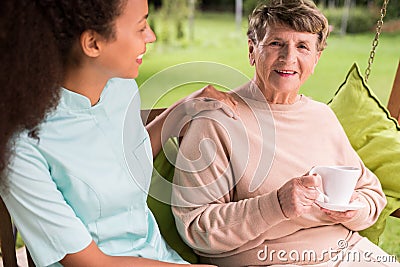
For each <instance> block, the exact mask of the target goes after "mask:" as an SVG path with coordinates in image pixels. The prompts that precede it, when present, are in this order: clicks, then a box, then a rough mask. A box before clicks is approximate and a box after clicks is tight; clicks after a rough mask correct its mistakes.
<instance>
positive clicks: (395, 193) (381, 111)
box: [0, 0, 400, 267]
mask: <svg viewBox="0 0 400 267" xmlns="http://www.w3.org/2000/svg"><path fill="white" fill-rule="evenodd" d="M388 2H389V0H384V2H383V6H382V8H381V11H380V19H379V20H378V22H377V27H376V34H375V38H374V40H373V43H372V50H371V53H370V57H369V60H368V67H367V69H366V71H365V78H363V77H362V75H361V74H360V71H359V69H358V66H357V65H356V64H354V65H353V67H352V68H351V69H350V72H349V74H348V75H347V77H346V81H345V82H344V83H343V84H342V85H341V86H340V88H339V90H338V91H337V92H336V94H335V96H334V97H333V99H332V100H331V101H330V103H329V105H330V106H331V108H332V109H333V110H334V112H335V113H336V115H337V117H338V118H339V120H340V122H341V123H342V125H343V128H344V129H345V131H346V133H347V135H348V137H349V139H350V142H351V143H352V145H353V146H354V147H355V150H356V151H357V152H358V153H359V155H360V157H361V158H362V160H363V161H364V163H365V164H366V166H367V167H368V168H369V169H371V171H373V172H375V174H376V175H377V176H378V178H379V179H380V180H381V183H382V185H383V188H384V191H385V194H386V196H387V198H388V205H387V207H386V208H385V210H384V211H383V212H382V214H381V217H380V219H379V220H378V222H379V221H380V223H381V225H378V228H377V229H374V228H373V227H372V230H371V231H370V232H369V233H371V232H372V233H374V232H378V233H379V234H380V233H381V232H382V231H383V229H382V228H379V227H382V224H384V223H385V220H386V218H387V217H388V216H390V215H391V216H393V217H397V218H400V175H399V173H400V134H399V131H400V126H399V124H398V122H399V120H400V61H399V65H398V68H397V72H396V75H395V79H394V84H393V87H392V91H391V94H390V98H389V102H388V105H387V108H386V107H385V106H384V105H382V104H381V103H380V101H379V100H378V98H377V97H376V96H375V95H374V93H373V92H372V91H371V90H370V89H369V88H368V85H367V81H368V78H369V75H370V72H371V66H372V63H373V61H374V57H375V50H376V47H377V45H378V42H379V36H380V33H381V29H382V25H383V18H384V17H385V15H386V8H387V4H388ZM163 110H164V109H151V110H142V119H143V122H144V123H149V122H150V121H151V120H152V119H154V118H155V117H156V116H157V115H159V114H160V113H161V112H162V111H163ZM360 110H361V111H363V113H362V114H360ZM354 129H357V131H354ZM360 129H362V130H363V131H359V130H360ZM381 139H382V140H381ZM360 140H362V141H361V142H360ZM173 145H176V143H174V144H172V146H173ZM173 149H175V148H173ZM373 149H375V151H373ZM371 150H372V151H371ZM384 152H387V155H383V156H382V154H385V153H384ZM160 154H163V153H160ZM160 156H161V157H160ZM162 156H163V155H158V156H157V157H156V159H155V168H157V167H159V168H160V167H161V168H164V167H165V168H166V169H168V168H171V167H172V168H173V166H167V165H168V164H169V163H166V158H165V157H164V158H162ZM164 159H165V160H164ZM167 171H168V170H167ZM163 172H164V173H165V170H164V171H163ZM149 207H150V208H151V209H153V211H154V210H156V212H154V215H155V216H156V219H157V222H158V224H159V226H160V230H161V232H162V234H163V236H164V237H165V239H166V240H167V242H168V243H169V244H170V245H171V247H173V248H174V249H175V250H176V251H178V252H179V253H180V254H181V255H182V256H183V257H184V258H185V259H187V260H188V261H190V262H194V261H196V256H195V255H194V253H193V252H192V251H191V250H190V248H188V247H187V246H186V245H185V244H184V243H183V241H181V240H180V237H179V235H178V233H177V232H176V229H175V224H174V221H173V217H172V213H171V210H170V207H169V206H167V205H166V204H164V203H156V202H154V201H153V203H151V202H149ZM159 210H160V212H158V211H159ZM161 210H162V211H161ZM160 214H161V216H163V217H160ZM383 227H384V226H383ZM367 230H368V229H367ZM366 234H367V235H368V232H367V233H366ZM179 240H180V241H179ZM0 244H1V252H2V255H1V256H2V259H3V266H5V267H17V266H18V265H17V258H16V252H15V236H14V226H13V224H12V220H11V217H10V214H9V213H8V211H7V208H6V206H5V205H4V202H3V200H2V199H1V198H0ZM26 252H27V262H28V264H29V267H34V266H35V265H34V263H33V261H32V259H31V257H30V254H29V251H28V250H27V249H26Z"/></svg>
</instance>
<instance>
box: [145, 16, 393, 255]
mask: <svg viewBox="0 0 400 267" xmlns="http://www.w3.org/2000/svg"><path fill="white" fill-rule="evenodd" d="M158 23H159V22H158V21H156V25H157V24H158ZM246 24H247V23H245V22H244V23H243V27H242V30H241V31H236V28H235V23H234V17H233V15H229V14H202V15H200V16H198V17H197V19H196V24H195V36H196V37H195V40H194V41H192V42H190V43H189V42H185V43H184V44H178V43H174V44H172V45H169V46H166V45H163V44H160V43H155V44H152V45H150V46H149V51H148V53H147V54H146V56H145V57H144V64H143V66H141V68H140V74H139V78H138V79H137V81H138V83H139V85H141V84H143V82H144V81H146V80H147V79H148V78H149V77H151V76H152V75H154V74H156V73H157V72H159V71H162V70H164V69H166V68H167V67H171V66H174V65H176V64H180V63H185V62H195V61H211V62H217V63H222V64H226V65H228V66H230V67H233V68H235V69H237V70H239V71H240V72H242V73H244V74H245V75H247V76H248V77H252V76H253V69H252V68H251V67H250V66H249V64H248V60H247V38H246V34H245V33H246ZM156 32H157V28H156ZM374 35H375V34H374V33H368V34H362V35H348V36H345V37H340V36H337V35H332V36H330V37H329V38H328V47H327V48H326V50H325V51H324V53H323V55H322V57H321V59H320V62H319V64H318V66H317V68H316V70H315V73H314V74H313V76H312V77H311V78H310V79H309V80H308V81H307V83H306V84H305V85H304V86H303V88H302V90H301V92H302V93H304V94H306V95H309V96H312V97H313V98H314V99H316V100H319V101H323V102H327V101H328V100H330V99H331V98H332V96H333V95H334V93H335V92H336V90H337V89H338V87H339V85H340V84H341V83H342V82H343V81H344V79H345V76H346V74H347V71H348V70H349V68H350V67H351V65H352V64H353V63H354V62H357V63H358V64H359V66H360V68H361V70H363V71H364V70H365V68H366V67H367V63H368V58H369V53H370V50H371V45H372V40H373V38H374ZM399 44H400V33H397V34H393V33H392V34H388V33H382V34H381V37H380V42H379V46H378V48H377V52H376V56H375V60H374V63H373V67H372V72H371V75H370V78H369V82H368V84H369V85H370V87H371V88H372V89H373V91H374V92H375V94H376V95H377V96H378V98H379V99H380V100H381V101H382V103H383V104H385V105H386V103H387V100H388V98H389V94H390V89H391V86H392V84H393V80H394V75H395V71H396V68H397V64H398V62H399V59H400V49H399ZM182 75H186V74H182ZM178 78H180V77H169V79H170V80H171V79H172V80H173V79H178ZM200 86H202V84H199V83H194V84H192V85H190V86H181V87H179V88H176V89H175V90H173V91H172V92H171V93H169V94H167V95H166V96H165V97H163V99H162V100H161V101H159V102H158V103H157V106H166V105H169V104H170V103H172V102H174V101H175V100H176V99H177V98H179V97H181V96H184V95H186V94H188V93H189V92H190V91H192V90H195V89H197V88H199V87H200ZM167 89H169V88H166V81H164V80H162V81H160V82H159V83H155V84H154V86H152V87H151V88H147V87H146V90H143V91H141V95H142V101H143V103H142V106H143V107H145V108H149V107H153V103H154V100H153V99H152V98H154V96H155V95H162V92H165V91H166V90H167ZM150 99H151V100H150ZM380 245H381V247H382V248H384V249H385V250H386V251H387V252H388V253H390V254H393V255H397V257H398V258H400V220H399V219H394V218H390V219H389V220H388V226H387V229H386V231H385V233H384V235H383V237H382V240H381V244H380Z"/></svg>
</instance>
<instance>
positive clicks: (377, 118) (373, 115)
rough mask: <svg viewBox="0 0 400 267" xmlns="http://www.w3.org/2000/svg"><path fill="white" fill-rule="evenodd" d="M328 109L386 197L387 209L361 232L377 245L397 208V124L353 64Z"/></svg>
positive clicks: (399, 164) (399, 146)
mask: <svg viewBox="0 0 400 267" xmlns="http://www.w3.org/2000/svg"><path fill="white" fill-rule="evenodd" d="M329 105H330V107H331V108H332V110H333V111H334V112H335V113H336V116H337V117H338V119H339V121H340V123H341V124H342V126H343V128H344V130H345V132H346V134H347V137H348V138H349V140H350V143H351V144H352V146H353V148H354V149H355V150H356V151H357V153H358V155H359V156H360V158H361V159H362V160H363V162H364V164H365V166H367V167H368V168H369V169H370V170H371V171H372V172H374V173H375V175H376V176H377V177H378V178H379V180H380V182H381V184H382V188H383V191H384V192H385V194H386V197H387V200H388V205H387V206H386V207H385V209H384V211H383V212H382V213H381V215H380V217H379V219H378V221H377V222H376V223H375V224H374V225H373V226H371V227H370V228H368V229H366V230H364V231H362V232H361V234H363V235H365V236H367V237H368V238H369V239H370V240H371V241H372V242H375V243H377V242H378V238H379V236H380V234H382V232H383V230H384V229H385V224H386V218H387V217H388V216H389V215H390V214H391V213H392V212H393V211H394V210H396V209H398V208H400V133H399V130H400V127H399V124H398V123H397V121H396V120H395V119H393V118H392V117H391V116H390V114H389V112H388V110H387V109H386V107H385V106H384V105H382V104H381V103H380V101H379V99H378V98H377V97H376V96H375V94H374V93H373V91H372V90H371V89H370V88H369V87H368V85H367V84H366V83H365V81H364V79H363V77H362V75H361V74H360V70H359V67H358V66H357V64H356V63H354V64H353V66H352V67H351V69H350V71H349V73H348V74H347V77H346V80H345V82H344V83H343V84H342V85H341V86H340V88H339V90H338V91H337V92H336V94H335V96H334V97H333V99H332V100H331V101H330V102H329Z"/></svg>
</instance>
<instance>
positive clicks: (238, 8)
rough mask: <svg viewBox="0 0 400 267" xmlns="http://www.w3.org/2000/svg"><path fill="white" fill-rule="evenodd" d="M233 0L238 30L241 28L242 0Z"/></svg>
mask: <svg viewBox="0 0 400 267" xmlns="http://www.w3.org/2000/svg"><path fill="white" fill-rule="evenodd" d="M235 1H236V9H235V21H236V29H237V30H238V31H240V29H241V28H242V17H243V0H235Z"/></svg>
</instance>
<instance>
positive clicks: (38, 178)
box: [1, 0, 235, 267]
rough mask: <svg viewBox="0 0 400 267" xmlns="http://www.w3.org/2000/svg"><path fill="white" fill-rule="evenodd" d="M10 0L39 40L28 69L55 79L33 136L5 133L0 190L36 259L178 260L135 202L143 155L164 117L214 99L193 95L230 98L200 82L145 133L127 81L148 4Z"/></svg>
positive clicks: (147, 165) (147, 158)
mask: <svg viewBox="0 0 400 267" xmlns="http://www.w3.org/2000/svg"><path fill="white" fill-rule="evenodd" d="M18 3H19V4H20V5H17V6H16V7H18V9H17V10H18V14H21V16H20V18H21V19H22V20H23V21H31V22H32V23H33V26H34V27H33V29H34V30H35V31H36V34H32V35H29V37H30V39H29V40H26V42H27V43H28V44H29V43H30V42H33V43H45V44H46V45H44V47H41V48H42V49H41V50H40V51H32V53H36V52H38V53H41V55H42V60H43V61H39V62H32V64H33V65H34V67H33V68H34V69H33V70H36V69H37V70H41V69H42V67H43V68H44V67H48V66H49V65H47V66H42V65H46V64H50V65H51V66H54V68H51V69H54V70H58V69H59V73H60V74H59V75H54V77H53V76H51V75H48V76H45V75H44V74H43V79H48V81H49V84H50V85H54V84H56V85H57V84H59V85H60V87H61V89H57V90H58V91H60V99H59V103H58V105H57V107H56V108H55V110H54V111H53V112H51V113H50V114H49V115H48V116H47V118H46V120H45V121H44V122H43V123H41V124H40V125H39V127H38V129H37V131H36V135H32V131H31V132H23V133H22V134H20V135H19V136H18V138H17V139H16V142H15V143H16V144H15V145H16V146H15V157H13V159H12V161H11V164H10V168H9V171H8V174H7V178H8V180H7V182H8V183H7V186H8V187H7V190H3V191H2V193H1V197H2V198H3V200H4V202H5V203H6V205H7V208H8V209H9V211H10V213H11V216H12V217H13V219H14V222H15V224H16V225H17V228H18V229H19V231H20V233H21V235H22V237H23V239H24V240H25V242H26V245H27V247H28V248H29V250H30V252H31V254H32V257H33V259H34V261H35V263H36V265H38V266H59V265H60V264H62V265H63V266H85V267H88V266H89V267H90V266H96V267H99V266H174V265H176V264H184V263H185V262H184V261H183V260H182V259H181V258H180V257H179V255H178V254H177V253H175V252H174V251H172V250H171V249H170V248H169V247H168V245H167V244H166V243H165V241H164V240H163V239H162V237H161V234H160V232H159V230H158V227H157V224H156V221H155V219H154V217H153V215H152V213H151V211H150V210H149V209H148V207H147V205H146V199H147V191H148V187H149V183H150V177H151V171H152V163H151V162H152V161H151V160H152V155H156V154H157V153H158V151H159V150H160V147H161V129H162V125H163V122H164V121H165V119H166V118H167V116H174V121H175V122H176V124H175V127H167V128H165V129H163V131H167V133H166V134H167V135H169V136H170V135H172V134H173V130H175V128H176V126H179V125H183V124H184V118H185V117H186V115H187V114H186V113H185V110H187V109H188V108H189V109H190V111H189V113H190V114H193V110H194V111H201V110H203V109H212V108H220V107H222V105H221V104H219V105H215V103H211V106H210V102H209V101H201V99H202V98H204V97H207V98H214V99H217V100H222V101H223V102H225V103H226V104H228V105H230V106H232V107H234V106H235V101H234V100H233V98H231V97H230V96H228V95H226V94H224V93H221V92H218V91H216V90H215V89H213V88H212V87H210V86H209V87H206V88H204V89H202V90H199V91H198V92H196V93H194V94H192V95H190V96H189V97H187V98H185V99H183V100H181V101H179V102H178V103H176V104H174V105H173V106H172V107H170V108H169V109H167V110H166V111H165V112H164V113H163V114H162V115H160V116H159V117H157V119H156V120H155V121H154V122H153V123H152V124H151V125H150V126H149V127H148V129H147V131H146V129H145V128H144V126H143V124H142V122H141V119H140V110H139V109H140V97H139V94H138V88H137V85H136V83H135V81H134V80H133V78H135V77H136V76H137V75H138V69H139V66H140V65H141V64H142V60H143V59H142V58H143V55H144V53H145V52H146V44H148V43H151V42H154V41H155V39H156V37H155V35H154V33H153V31H152V30H151V29H150V27H149V25H148V23H147V16H148V6H147V1H146V0H91V1H88V0H85V1H81V0H68V1H67V0H60V1H51V0H36V1H28V0H27V1H22V0H20V1H19V2H18ZM25 17H26V18H29V20H28V19H25ZM22 26H24V27H25V31H26V32H28V31H29V30H28V31H27V28H26V27H27V26H28V25H26V24H24V25H22ZM22 28H23V27H22ZM30 30H32V29H30ZM20 34H22V32H21V33H20ZM46 47H48V49H46ZM33 48H35V47H33ZM46 59H47V60H46ZM34 63H35V64H36V65H35V64H34ZM57 68H58V69H57ZM57 73H58V72H57ZM57 73H56V74H57ZM22 78H24V77H22ZM58 79H60V80H59V81H60V82H59V83H58ZM49 88H50V87H49ZM53 89H54V87H53ZM47 94H51V95H57V94H58V93H55V92H54V91H51V90H48V91H47ZM199 99H200V100H199ZM47 100H48V99H47V98H44V101H47ZM188 103H189V104H188ZM180 104H183V105H180ZM181 106H182V107H183V108H181V109H180V111H177V112H172V111H173V110H175V111H176V110H178V109H179V108H180V107H181ZM29 108H30V109H34V108H35V107H34V106H31V107H29ZM128 111H129V112H128ZM127 112H128V113H127ZM226 112H227V113H229V111H226ZM230 115H232V114H230ZM126 120H127V121H126ZM35 136H36V138H35ZM150 139H151V145H150ZM124 140H129V141H127V142H124ZM128 166H129V167H128ZM132 166H133V167H132Z"/></svg>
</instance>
